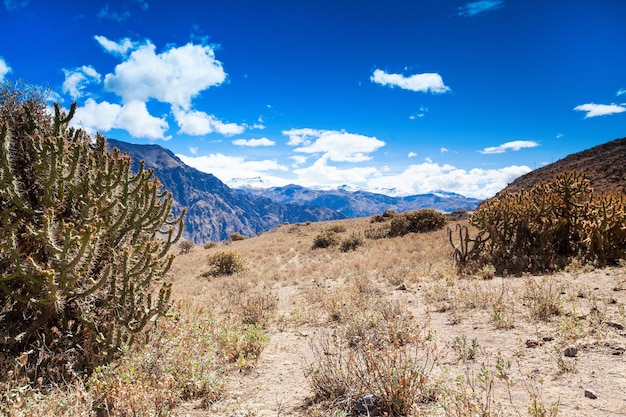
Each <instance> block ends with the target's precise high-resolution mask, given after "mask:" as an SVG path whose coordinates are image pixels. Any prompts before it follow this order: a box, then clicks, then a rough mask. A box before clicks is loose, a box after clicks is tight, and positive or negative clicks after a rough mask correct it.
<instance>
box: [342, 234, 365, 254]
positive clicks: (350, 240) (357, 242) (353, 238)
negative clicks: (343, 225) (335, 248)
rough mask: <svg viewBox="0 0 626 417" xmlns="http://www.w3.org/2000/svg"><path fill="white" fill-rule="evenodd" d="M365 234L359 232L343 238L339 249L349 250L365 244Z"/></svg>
mask: <svg viewBox="0 0 626 417" xmlns="http://www.w3.org/2000/svg"><path fill="white" fill-rule="evenodd" d="M364 243H365V242H364V240H363V236H361V235H360V234H358V233H352V234H351V235H350V237H347V238H345V239H343V240H342V241H341V243H340V245H339V250H341V251H342V252H348V251H351V250H356V249H357V248H358V247H359V246H363V244H364Z"/></svg>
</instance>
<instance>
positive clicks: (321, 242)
mask: <svg viewBox="0 0 626 417" xmlns="http://www.w3.org/2000/svg"><path fill="white" fill-rule="evenodd" d="M338 244H339V236H337V233H335V232H333V231H326V232H323V233H320V234H318V235H317V236H315V238H314V239H313V247H312V249H320V248H321V249H323V248H328V247H330V246H336V245H338Z"/></svg>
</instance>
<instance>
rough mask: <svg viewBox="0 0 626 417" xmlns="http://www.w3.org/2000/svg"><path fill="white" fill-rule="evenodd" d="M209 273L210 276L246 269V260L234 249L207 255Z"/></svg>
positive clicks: (229, 273) (231, 273)
mask: <svg viewBox="0 0 626 417" xmlns="http://www.w3.org/2000/svg"><path fill="white" fill-rule="evenodd" d="M207 261H208V263H209V267H210V270H209V273H210V274H211V275H212V276H219V275H233V274H236V273H238V272H243V271H245V269H246V262H245V260H244V258H243V255H242V254H241V252H239V251H236V250H223V251H218V252H215V253H212V254H210V255H209V256H207Z"/></svg>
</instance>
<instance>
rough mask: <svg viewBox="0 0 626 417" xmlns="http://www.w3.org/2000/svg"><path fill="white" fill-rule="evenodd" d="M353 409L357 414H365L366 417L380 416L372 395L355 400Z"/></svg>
mask: <svg viewBox="0 0 626 417" xmlns="http://www.w3.org/2000/svg"><path fill="white" fill-rule="evenodd" d="M354 408H355V409H356V411H357V413H359V414H365V415H368V416H379V415H380V408H378V406H377V405H376V399H375V398H374V396H373V395H372V394H367V395H366V396H364V397H362V398H359V399H358V400H356V404H355V405H354Z"/></svg>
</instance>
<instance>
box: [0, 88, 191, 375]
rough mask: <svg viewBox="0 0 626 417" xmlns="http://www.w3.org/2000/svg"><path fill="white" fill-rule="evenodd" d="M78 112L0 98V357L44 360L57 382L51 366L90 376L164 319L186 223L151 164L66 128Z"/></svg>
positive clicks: (26, 93) (7, 92)
mask: <svg viewBox="0 0 626 417" xmlns="http://www.w3.org/2000/svg"><path fill="white" fill-rule="evenodd" d="M74 109H75V106H72V109H71V110H70V112H69V114H65V113H64V112H63V111H62V110H61V109H60V107H59V106H58V105H55V115H54V116H49V115H48V113H46V111H45V101H44V100H43V99H42V98H41V96H39V95H38V94H36V93H35V94H33V93H32V92H31V91H30V90H24V89H19V86H18V87H12V86H9V85H7V84H5V85H4V86H2V87H1V89H0V126H1V130H0V163H1V169H0V228H1V229H2V235H1V236H0V299H1V302H0V304H1V305H2V306H3V307H2V308H1V309H0V319H1V320H0V348H1V349H2V350H3V351H5V352H9V353H12V354H15V355H18V354H19V353H20V352H23V351H27V350H30V349H35V351H38V350H39V351H40V352H39V355H38V356H39V361H40V363H38V366H39V367H40V369H39V370H38V372H39V375H42V374H43V376H44V377H49V378H52V379H54V378H55V377H54V375H57V374H58V372H57V373H55V372H54V371H52V370H50V369H48V372H47V373H46V369H45V368H46V363H47V364H49V365H50V366H52V365H55V366H57V368H63V369H66V368H68V366H69V364H72V365H73V367H74V368H73V372H83V371H84V372H89V371H90V370H92V369H93V368H94V367H95V366H97V365H99V364H102V363H106V362H108V361H110V360H112V359H113V358H115V357H116V356H117V355H119V354H120V352H121V351H122V348H123V347H124V346H128V345H130V344H132V343H133V341H134V340H135V339H136V337H137V336H138V335H140V334H142V331H143V330H144V328H145V327H146V325H147V324H148V323H149V322H151V321H154V320H156V318H157V317H158V316H159V315H163V314H165V313H166V311H167V310H168V308H169V298H170V284H168V283H166V282H164V281H163V278H164V276H165V274H166V273H167V271H168V270H169V268H170V265H171V262H172V259H173V258H172V256H171V255H168V250H169V249H170V247H171V245H172V244H173V243H175V242H176V241H177V240H178V239H179V238H180V234H181V232H182V227H183V224H182V220H183V215H184V212H183V214H181V216H179V217H178V218H174V217H173V215H172V211H171V209H172V197H171V195H170V194H169V193H168V192H166V191H164V190H163V188H162V185H161V184H160V182H159V181H158V179H156V178H154V175H153V172H152V171H150V170H146V169H144V166H143V164H140V167H139V170H138V172H136V173H133V172H132V171H131V168H130V167H131V161H130V157H129V156H128V155H125V154H121V153H120V152H119V151H118V150H117V149H115V150H113V151H112V152H109V151H108V148H107V143H106V139H105V138H104V137H103V136H100V135H97V137H96V138H95V140H94V138H92V137H91V136H90V135H88V134H87V133H86V132H84V131H82V130H75V129H72V128H69V127H68V123H69V122H70V120H71V116H72V114H73V111H74ZM59 334H60V335H61V336H59ZM44 350H45V352H44ZM67 352H74V353H73V354H68V353H67ZM63 355H65V356H63ZM66 365H67V366H66ZM58 377H59V378H63V377H64V376H63V375H62V372H61V375H60V376H58Z"/></svg>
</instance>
